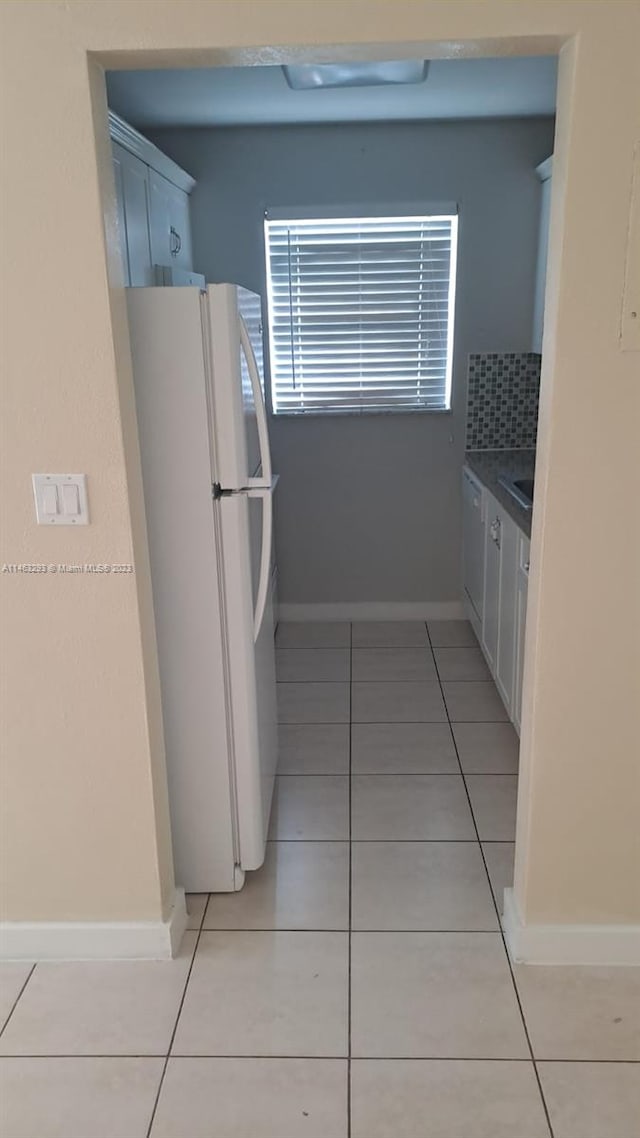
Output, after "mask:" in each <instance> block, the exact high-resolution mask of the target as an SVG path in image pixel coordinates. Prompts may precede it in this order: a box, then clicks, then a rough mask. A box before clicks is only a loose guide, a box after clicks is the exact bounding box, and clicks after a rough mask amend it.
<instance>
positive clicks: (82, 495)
mask: <svg viewBox="0 0 640 1138" xmlns="http://www.w3.org/2000/svg"><path fill="white" fill-rule="evenodd" d="M31 479H32V482H33V496H34V498H35V502H36V518H37V521H38V525H39V526H88V525H89V503H88V500H87V477H86V475H85V474H32V475H31Z"/></svg>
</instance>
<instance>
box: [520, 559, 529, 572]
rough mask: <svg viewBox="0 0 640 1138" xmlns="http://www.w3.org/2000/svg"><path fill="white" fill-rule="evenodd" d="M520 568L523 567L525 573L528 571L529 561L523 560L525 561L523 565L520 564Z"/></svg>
mask: <svg viewBox="0 0 640 1138" xmlns="http://www.w3.org/2000/svg"><path fill="white" fill-rule="evenodd" d="M522 568H523V569H524V571H525V573H528V572H529V562H528V561H525V563H524V565H523V566H522Z"/></svg>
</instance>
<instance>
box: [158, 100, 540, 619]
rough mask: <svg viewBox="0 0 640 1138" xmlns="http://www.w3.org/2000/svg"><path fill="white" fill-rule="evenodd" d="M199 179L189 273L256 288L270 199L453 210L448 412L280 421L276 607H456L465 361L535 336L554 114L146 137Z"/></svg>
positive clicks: (276, 428) (275, 437) (276, 424)
mask: <svg viewBox="0 0 640 1138" xmlns="http://www.w3.org/2000/svg"><path fill="white" fill-rule="evenodd" d="M152 137H153V141H155V142H156V143H157V145H158V146H160V147H161V148H162V149H163V150H165V151H166V152H167V153H168V154H170V155H171V157H172V158H174V159H175V160H176V161H177V162H178V163H179V164H180V165H181V166H184V167H185V169H187V170H188V171H189V173H190V174H193V176H194V177H195V178H196V179H197V181H198V185H197V187H196V189H195V191H194V194H193V198H192V224H193V241H194V260H195V265H194V267H195V268H196V269H197V270H199V271H200V272H203V273H205V275H206V277H207V279H208V280H210V281H222V280H233V281H237V282H238V283H240V284H244V285H245V286H246V287H248V288H252V289H255V290H256V291H258V292H261V293H263V294H264V293H265V267H264V244H263V231H262V222H263V214H264V210H265V208H266V207H268V206H296V207H300V206H307V205H308V206H310V207H314V206H322V205H345V206H351V205H353V206H354V207H357V205H358V204H366V203H384V204H385V205H392V204H393V203H394V202H398V203H403V202H404V203H409V202H410V203H419V202H422V201H424V202H425V203H429V202H430V201H431V202H442V201H455V202H457V203H458V205H459V209H460V229H459V258H458V290H457V301H456V327H455V348H454V382H453V412H452V414H450V415H449V414H431V415H429V414H408V415H366V416H353V417H342V418H334V417H329V418H325V419H322V418H310V419H304V420H303V419H283V418H274V419H273V420H272V423H271V438H272V449H273V458H274V469H275V470H277V471H279V473H280V475H281V480H280V486H279V490H278V494H277V514H276V544H277V556H278V565H279V569H280V599H281V601H284V602H288V603H313V602H316V603H337V602H348V601H402V602H410V601H432V602H437V601H447V600H457V599H458V598H459V596H460V514H461V502H460V481H461V476H460V471H461V466H462V459H463V454H464V413H465V402H466V391H465V386H466V367H467V355H468V354H469V352H489V351H491V352H496V351H503V352H504V351H506V352H509V351H526V350H528V349H529V347H530V341H531V318H532V308H533V286H534V269H535V257H536V241H537V225H538V194H539V182H538V180H537V178H536V175H535V166H536V165H537V164H538V163H539V162H541V161H542V160H543V159H544V158H546V157H547V156H548V155H549V154H550V153H551V151H552V149H553V121H552V120H550V119H529V120H514V119H511V120H497V121H491V122H488V121H487V122H482V121H480V122H478V121H475V122H459V123H424V124H421V123H394V124H388V125H387V124H373V123H369V124H364V125H355V124H354V125H344V126H310V127H250V128H237V129H232V128H227V129H212V130H202V129H200V130H182V131H176V130H171V131H157V132H154V134H153V136H152Z"/></svg>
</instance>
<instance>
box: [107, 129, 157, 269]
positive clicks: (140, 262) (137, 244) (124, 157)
mask: <svg viewBox="0 0 640 1138" xmlns="http://www.w3.org/2000/svg"><path fill="white" fill-rule="evenodd" d="M114 151H115V146H114ZM116 162H117V163H118V166H119V171H120V176H121V185H122V198H121V200H120V201H119V202H118V214H119V215H120V214H122V215H123V216H124V232H125V234H126V242H125V244H126V249H125V250H124V251H123V257H124V258H125V259H126V263H127V265H128V269H129V275H128V280H127V278H126V276H125V280H126V281H127V283H128V284H131V285H152V284H153V283H154V281H153V261H152V259H151V245H150V241H149V167H148V166H145V164H144V162H141V161H140V159H139V158H136V157H135V155H134V154H130V153H129V152H128V151H127V150H125V149H124V147H122V146H118V147H117V154H116V153H114V164H115V163H116ZM117 185H118V183H117V182H116V188H117Z"/></svg>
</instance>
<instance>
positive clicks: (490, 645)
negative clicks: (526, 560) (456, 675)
mask: <svg viewBox="0 0 640 1138" xmlns="http://www.w3.org/2000/svg"><path fill="white" fill-rule="evenodd" d="M500 531H501V521H500V509H499V507H498V503H497V502H496V500H495V498H494V497H493V496H492V495H491V494H487V512H486V531H485V555H484V604H483V610H482V645H483V648H484V650H485V653H486V656H487V660H488V661H489V667H490V668H491V671H492V672H493V673H494V674H495V670H496V662H497V658H498V621H499V613H500V553H501V548H500V547H501V544H502V537H501V532H500Z"/></svg>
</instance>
